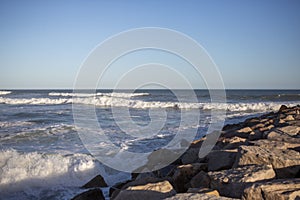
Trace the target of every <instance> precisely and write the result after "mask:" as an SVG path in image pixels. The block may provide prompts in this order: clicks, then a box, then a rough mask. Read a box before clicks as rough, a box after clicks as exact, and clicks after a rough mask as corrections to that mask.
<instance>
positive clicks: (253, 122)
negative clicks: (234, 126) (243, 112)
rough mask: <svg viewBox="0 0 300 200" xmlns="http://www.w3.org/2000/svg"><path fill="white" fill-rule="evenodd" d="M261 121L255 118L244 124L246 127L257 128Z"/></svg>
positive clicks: (247, 120)
mask: <svg viewBox="0 0 300 200" xmlns="http://www.w3.org/2000/svg"><path fill="white" fill-rule="evenodd" d="M260 122H261V120H260V119H259V118H257V117H255V118H250V119H246V120H245V122H244V126H249V127H251V126H255V125H256V124H258V123H260Z"/></svg>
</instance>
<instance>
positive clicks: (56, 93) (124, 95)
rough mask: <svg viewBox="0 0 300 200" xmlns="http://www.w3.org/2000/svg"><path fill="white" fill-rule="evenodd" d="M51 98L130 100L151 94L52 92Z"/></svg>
mask: <svg viewBox="0 0 300 200" xmlns="http://www.w3.org/2000/svg"><path fill="white" fill-rule="evenodd" d="M48 95H49V96H62V97H93V96H107V97H119V98H130V97H137V96H148V95H150V94H149V93H123V92H112V93H96V94H90V93H69V92H64V93H58V92H50V93H49V94H48Z"/></svg>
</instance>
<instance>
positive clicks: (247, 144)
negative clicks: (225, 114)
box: [73, 105, 300, 200]
mask: <svg viewBox="0 0 300 200" xmlns="http://www.w3.org/2000/svg"><path fill="white" fill-rule="evenodd" d="M205 139H206V138H205V137H204V138H202V139H200V140H197V141H194V142H193V143H192V144H191V146H190V147H189V149H188V150H187V151H186V152H185V153H184V154H183V155H182V156H181V157H180V158H179V159H178V160H176V161H175V162H174V163H172V164H171V165H169V166H167V167H165V168H163V169H160V170H158V171H154V172H151V173H143V174H132V180H130V181H127V182H126V183H119V184H116V185H114V186H112V187H111V188H110V198H111V199H115V200H122V199H130V200H135V199H143V200H147V199H154V200H156V199H167V200H186V199H192V200H193V199H194V200H196V199H205V200H206V199H211V200H215V199H220V200H222V199H224V200H226V199H245V200H250V199H264V200H274V199H300V153H299V152H300V106H299V105H298V106H296V107H291V108H288V107H286V106H284V105H283V106H281V108H280V109H279V111H278V112H276V113H274V112H271V113H268V114H264V115H262V116H260V117H254V118H250V119H247V120H245V121H244V122H242V123H239V124H231V125H226V126H224V128H223V130H222V133H221V136H220V137H219V139H218V141H217V143H216V145H215V146H214V148H213V151H211V152H210V153H209V154H208V155H207V156H206V157H205V158H202V159H200V158H199V157H198V152H199V149H200V147H201V144H202V143H203V141H205ZM105 186H107V185H106V183H105V181H104V179H103V178H102V177H101V176H100V175H99V176H97V177H95V178H94V179H93V180H91V181H90V182H89V183H87V184H86V185H84V186H83V187H84V188H91V189H90V190H88V191H86V192H84V193H81V194H79V195H77V196H76V197H74V198H73V200H85V199H104V197H103V194H102V191H101V189H100V187H105Z"/></svg>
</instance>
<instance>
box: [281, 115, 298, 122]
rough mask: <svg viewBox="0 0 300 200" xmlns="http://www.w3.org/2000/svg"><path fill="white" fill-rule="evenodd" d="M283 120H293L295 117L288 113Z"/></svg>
mask: <svg viewBox="0 0 300 200" xmlns="http://www.w3.org/2000/svg"><path fill="white" fill-rule="evenodd" d="M283 120H284V121H293V120H295V118H294V117H293V115H288V116H286V118H284V119H283Z"/></svg>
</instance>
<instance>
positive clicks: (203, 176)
mask: <svg viewBox="0 0 300 200" xmlns="http://www.w3.org/2000/svg"><path fill="white" fill-rule="evenodd" d="M189 186H190V187H192V188H201V187H204V188H208V187H209V186H210V178H209V176H208V175H207V173H206V172H204V171H201V172H199V173H198V174H196V175H195V176H194V177H193V178H192V179H191V181H190V183H189Z"/></svg>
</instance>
